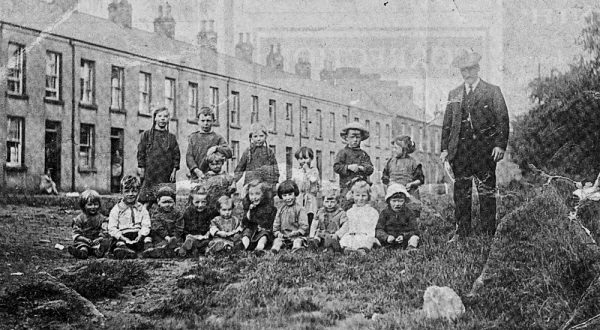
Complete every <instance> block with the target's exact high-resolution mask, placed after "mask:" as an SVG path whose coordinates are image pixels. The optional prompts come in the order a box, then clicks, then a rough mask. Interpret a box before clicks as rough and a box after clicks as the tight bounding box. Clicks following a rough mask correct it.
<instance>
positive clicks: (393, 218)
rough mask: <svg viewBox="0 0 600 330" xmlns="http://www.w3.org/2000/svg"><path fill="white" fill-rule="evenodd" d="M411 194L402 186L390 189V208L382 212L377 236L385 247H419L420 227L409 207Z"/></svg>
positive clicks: (392, 186) (387, 200)
mask: <svg viewBox="0 0 600 330" xmlns="http://www.w3.org/2000/svg"><path fill="white" fill-rule="evenodd" d="M409 200H410V194H409V193H408V191H407V190H406V188H404V186H402V185H400V184H392V185H390V187H389V188H388V191H387V194H386V196H385V201H386V203H387V204H388V207H387V208H386V209H385V210H383V211H381V214H380V215H379V221H377V227H376V230H375V236H376V237H377V239H378V240H379V242H380V243H381V244H382V245H383V246H390V247H401V248H407V247H408V249H416V248H417V246H418V245H419V226H418V224H417V220H416V216H415V214H414V213H413V211H411V210H410V209H409V208H408V207H407V205H406V204H407V203H408V201H409Z"/></svg>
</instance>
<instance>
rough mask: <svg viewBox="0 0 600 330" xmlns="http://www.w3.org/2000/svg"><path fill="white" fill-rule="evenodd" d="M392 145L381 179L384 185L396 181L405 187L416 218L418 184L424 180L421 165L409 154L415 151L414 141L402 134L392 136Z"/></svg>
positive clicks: (418, 206)
mask: <svg viewBox="0 0 600 330" xmlns="http://www.w3.org/2000/svg"><path fill="white" fill-rule="evenodd" d="M392 146H393V147H392V152H393V156H392V157H391V158H390V159H389V160H388V161H387V164H386V165H385V168H384V169H383V174H382V177H381V181H382V182H383V183H384V184H386V185H390V184H393V183H396V184H401V185H403V186H404V187H406V190H407V191H408V192H409V193H410V195H411V202H410V203H409V207H410V208H411V209H412V210H413V211H414V212H415V215H416V217H417V218H418V217H419V216H420V208H421V206H420V201H419V200H420V195H419V186H420V185H422V184H423V183H424V182H425V176H424V175H423V167H422V165H421V164H419V163H418V162H417V161H416V160H415V159H414V158H413V157H411V156H410V155H409V154H411V153H413V152H414V151H415V143H414V142H413V141H411V139H410V136H406V135H403V136H397V137H396V138H394V140H392Z"/></svg>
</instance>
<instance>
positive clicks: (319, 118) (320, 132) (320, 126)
mask: <svg viewBox="0 0 600 330" xmlns="http://www.w3.org/2000/svg"><path fill="white" fill-rule="evenodd" d="M317 133H318V135H317V139H318V140H323V111H321V109H317Z"/></svg>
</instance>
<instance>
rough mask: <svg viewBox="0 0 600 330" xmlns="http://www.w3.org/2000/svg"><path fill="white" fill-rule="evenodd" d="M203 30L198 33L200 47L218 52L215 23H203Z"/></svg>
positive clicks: (211, 21) (210, 21)
mask: <svg viewBox="0 0 600 330" xmlns="http://www.w3.org/2000/svg"><path fill="white" fill-rule="evenodd" d="M201 23H202V24H201V26H202V27H201V29H200V32H198V36H197V37H196V39H197V40H198V45H200V47H201V48H205V49H210V50H212V51H215V52H216V51H217V41H218V38H217V32H215V21H214V20H209V21H205V20H203V21H201Z"/></svg>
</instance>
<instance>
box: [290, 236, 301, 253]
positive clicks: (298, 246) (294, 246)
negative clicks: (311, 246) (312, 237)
mask: <svg viewBox="0 0 600 330" xmlns="http://www.w3.org/2000/svg"><path fill="white" fill-rule="evenodd" d="M303 245H304V240H303V239H302V238H295V239H294V242H293V243H292V251H296V250H298V249H301V248H302V247H303Z"/></svg>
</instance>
